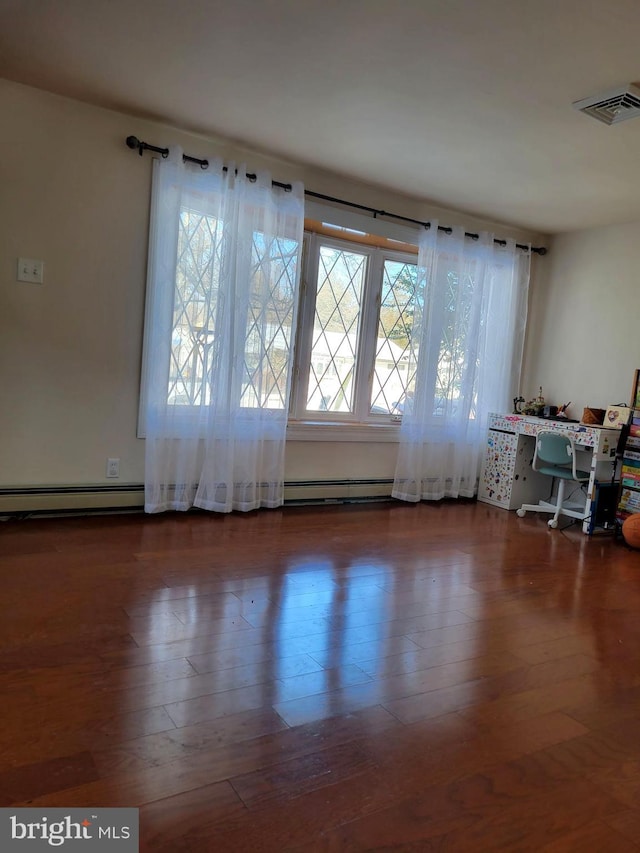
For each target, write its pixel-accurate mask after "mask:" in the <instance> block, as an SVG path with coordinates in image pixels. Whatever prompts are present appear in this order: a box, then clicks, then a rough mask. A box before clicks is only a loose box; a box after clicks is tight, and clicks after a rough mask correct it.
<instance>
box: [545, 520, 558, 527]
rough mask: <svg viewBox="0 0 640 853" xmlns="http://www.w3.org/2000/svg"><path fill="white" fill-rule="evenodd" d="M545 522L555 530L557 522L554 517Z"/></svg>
mask: <svg viewBox="0 0 640 853" xmlns="http://www.w3.org/2000/svg"><path fill="white" fill-rule="evenodd" d="M547 524H548V525H549V527H550V528H551V529H552V530H555V529H556V527H557V526H558V522H557V521H556V520H555V518H552V519H551V520H550V521H547Z"/></svg>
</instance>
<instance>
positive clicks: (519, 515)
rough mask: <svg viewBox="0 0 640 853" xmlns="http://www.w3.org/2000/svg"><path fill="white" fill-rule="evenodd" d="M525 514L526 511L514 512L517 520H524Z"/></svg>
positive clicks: (518, 510)
mask: <svg viewBox="0 0 640 853" xmlns="http://www.w3.org/2000/svg"><path fill="white" fill-rule="evenodd" d="M526 514H527V511H526V509H517V510H516V515H517V516H518V518H524V517H525V515H526Z"/></svg>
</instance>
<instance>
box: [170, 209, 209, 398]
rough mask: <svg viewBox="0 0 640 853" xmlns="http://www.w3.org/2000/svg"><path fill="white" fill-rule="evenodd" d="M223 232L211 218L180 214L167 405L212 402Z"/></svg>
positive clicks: (197, 214)
mask: <svg viewBox="0 0 640 853" xmlns="http://www.w3.org/2000/svg"><path fill="white" fill-rule="evenodd" d="M221 230H222V228H221V223H219V222H218V221H217V220H216V219H214V218H212V217H210V216H205V215H203V214H200V213H197V212H195V211H191V210H186V209H185V210H182V211H181V213H180V223H179V233H178V256H177V264H176V288H175V299H174V306H173V326H172V330H171V362H170V369H169V387H168V394H167V401H168V403H169V404H173V405H176V406H193V405H200V404H201V403H208V402H209V399H208V394H209V387H208V383H204V377H205V376H207V374H208V372H209V368H210V362H211V358H212V348H213V340H214V331H215V315H216V308H217V304H218V298H217V297H218V272H217V271H218V269H219V265H218V264H217V263H216V257H215V256H216V250H217V249H219V247H220V240H221V233H220V232H221ZM203 395H204V397H203Z"/></svg>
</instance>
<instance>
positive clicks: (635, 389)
mask: <svg viewBox="0 0 640 853" xmlns="http://www.w3.org/2000/svg"><path fill="white" fill-rule="evenodd" d="M629 405H630V406H631V408H632V409H640V368H636V371H635V373H634V374H633V385H632V386H631V402H630V403H629Z"/></svg>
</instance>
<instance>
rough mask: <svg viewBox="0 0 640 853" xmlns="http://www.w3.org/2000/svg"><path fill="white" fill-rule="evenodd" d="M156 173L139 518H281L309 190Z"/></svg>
mask: <svg viewBox="0 0 640 853" xmlns="http://www.w3.org/2000/svg"><path fill="white" fill-rule="evenodd" d="M227 167H228V168H227V170H226V171H225V170H224V169H223V163H222V161H210V163H209V168H208V169H206V170H202V169H201V168H200V167H199V166H197V165H196V166H193V165H188V164H183V162H182V153H181V151H179V150H177V149H176V150H175V152H174V151H172V159H171V160H167V161H157V162H156V163H155V164H154V183H153V194H152V210H151V229H150V248H149V269H148V281H147V304H146V314H145V340H144V354H143V382H142V396H141V425H142V431H143V434H144V435H145V436H146V455H145V465H146V469H145V470H146V473H145V509H146V511H147V512H162V511H164V510H187V509H189V508H190V507H192V506H197V507H201V508H203V509H208V510H216V511H219V512H230V511H231V510H232V509H233V510H244V511H247V510H252V509H256V508H258V507H262V506H266V507H275V506H280V505H281V504H282V502H283V484H284V445H285V434H286V425H287V411H288V405H289V390H290V376H291V352H292V334H293V330H294V329H295V320H296V316H295V315H296V306H297V303H298V279H299V275H298V272H299V265H300V252H301V246H302V232H303V222H304V190H303V187H302V184H300V183H297V184H294V186H293V188H292V190H291V191H285V190H282V189H277V188H274V187H272V185H271V177H270V175H268V174H267V173H262V174H258V175H257V178H256V180H255V181H252V180H249V179H248V178H247V177H246V169H245V166H244V165H238V167H237V169H236V168H235V165H234V164H233V163H229V164H227Z"/></svg>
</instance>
